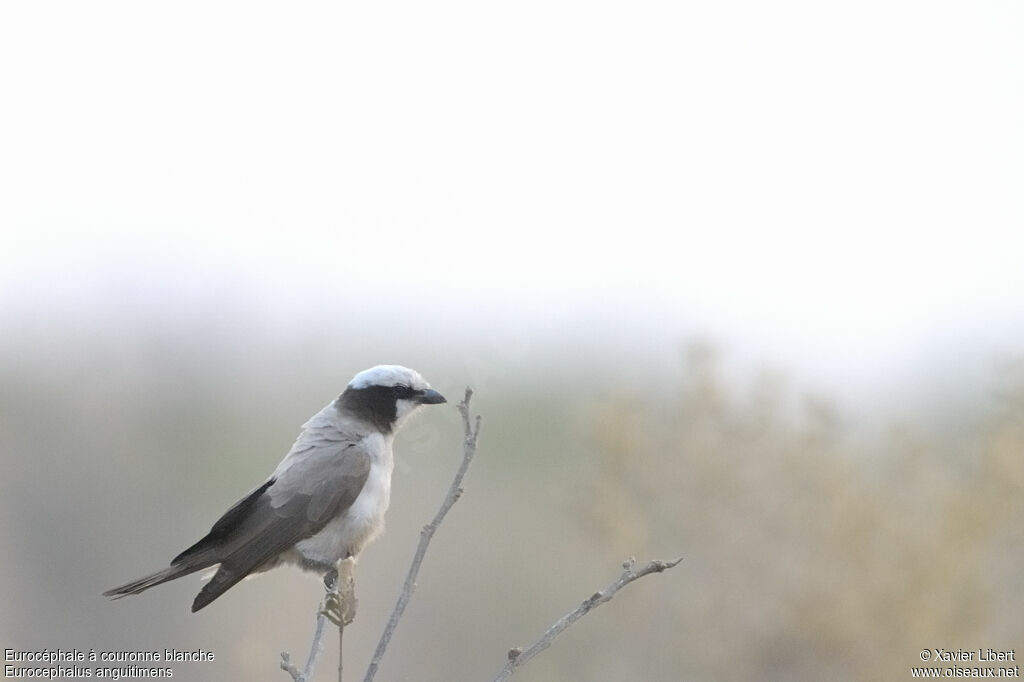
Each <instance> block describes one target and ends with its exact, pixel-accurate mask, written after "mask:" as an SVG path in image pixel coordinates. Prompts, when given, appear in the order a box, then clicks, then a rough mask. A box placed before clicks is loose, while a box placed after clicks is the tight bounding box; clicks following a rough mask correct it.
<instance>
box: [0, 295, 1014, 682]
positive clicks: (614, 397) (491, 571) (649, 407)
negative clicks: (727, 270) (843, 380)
mask: <svg viewBox="0 0 1024 682" xmlns="http://www.w3.org/2000/svg"><path fill="white" fill-rule="evenodd" d="M212 307H213V308H214V309H217V306H216V305H214V306H212ZM231 307H232V306H230V305H227V304H226V302H225V305H224V306H222V307H221V309H224V310H227V309H229V308H231ZM114 318H117V319H114ZM161 319H162V318H161V317H160V316H158V315H153V314H150V313H146V312H140V311H138V310H135V311H122V313H121V315H120V317H119V316H118V315H115V314H113V313H111V317H109V318H107V319H106V323H105V324H104V325H103V326H101V327H97V326H91V325H84V326H83V325H75V324H72V323H71V322H69V321H68V319H67V318H64V319H63V320H62V321H55V320H49V321H43V322H39V321H35V322H29V321H26V320H21V321H20V322H19V321H18V320H15V319H13V318H8V319H7V322H8V323H9V326H8V329H16V330H17V331H18V334H17V335H8V336H7V338H6V340H5V342H4V343H3V344H2V346H0V348H2V352H0V378H2V383H3V386H4V391H3V393H2V401H3V402H2V405H0V415H2V419H3V428H2V430H0V452H2V456H3V470H4V472H5V475H4V476H3V479H2V483H0V493H2V494H0V501H2V502H0V503H2V505H3V507H2V509H3V514H2V516H0V533H2V538H3V545H4V548H5V559H4V561H3V562H2V563H0V580H2V584H3V586H4V589H3V591H2V593H0V639H2V641H3V642H4V645H5V646H14V647H24V648H32V647H41V646H49V647H54V646H60V647H72V646H77V647H80V648H86V649H87V648H97V649H104V648H110V649H135V648H138V649H151V648H163V647H176V648H180V649H194V648H203V649H212V650H213V651H214V652H215V653H216V656H217V662H216V663H214V664H182V665H180V666H178V667H177V668H176V675H177V676H179V677H181V678H183V679H196V680H198V679H202V680H211V681H215V680H237V679H239V678H246V679H279V678H280V676H281V675H283V673H280V672H279V671H277V670H276V658H277V655H278V652H279V651H281V650H290V651H292V652H293V653H298V652H301V651H303V650H304V647H305V646H306V645H307V643H308V640H309V636H310V632H311V624H312V623H311V619H312V613H313V608H314V606H315V604H316V602H317V600H318V598H319V593H320V588H319V586H318V583H317V581H316V580H315V579H313V578H310V577H305V576H303V575H302V574H300V573H299V572H297V571H294V570H283V571H276V572H273V573H271V574H268V575H265V576H262V577H260V578H257V579H255V580H251V581H246V582H245V583H243V584H242V585H240V586H239V587H237V588H236V589H233V590H231V591H230V592H229V593H228V594H227V595H226V596H225V597H224V598H223V599H221V600H220V601H218V602H217V603H216V604H215V605H214V606H213V607H211V608H209V609H207V610H205V611H203V612H202V613H200V614H198V615H191V614H189V613H188V605H189V603H190V601H191V599H192V596H193V595H194V593H195V592H196V591H197V590H198V588H199V580H198V578H195V577H192V578H187V579H184V580H180V581H177V582H175V583H172V584H169V585H167V586H163V587H161V588H159V589H155V590H153V591H150V592H148V593H146V594H145V595H143V596H141V597H137V598H132V599H126V600H123V601H120V602H116V603H109V602H107V601H106V600H105V599H104V598H102V597H101V596H100V592H101V591H102V590H104V589H106V588H109V587H111V586H113V585H115V584H118V583H120V582H123V581H125V580H127V579H130V578H133V577H135V576H136V575H138V574H141V573H144V572H148V571H150V570H154V569H156V568H158V567H160V566H162V565H164V563H165V562H166V561H168V560H169V559H170V558H171V557H172V556H174V555H175V554H176V553H177V552H178V551H180V549H182V548H183V547H185V546H187V545H188V544H189V543H191V542H193V541H194V540H195V539H197V538H198V537H200V536H201V535H202V534H203V533H204V532H205V531H206V529H207V528H208V527H209V525H210V524H211V523H212V521H213V520H214V519H215V518H216V517H217V516H218V515H219V514H220V513H221V512H222V511H223V510H224V509H225V508H226V507H227V506H228V505H229V504H231V503H232V502H234V501H235V499H237V498H238V497H239V496H241V495H242V494H244V493H245V492H246V491H247V490H249V489H250V488H252V487H253V486H254V485H255V484H257V483H258V482H260V481H261V480H262V479H263V478H264V477H265V476H266V475H267V473H268V472H269V471H270V470H271V469H272V467H273V466H274V465H275V464H276V463H277V461H278V460H279V458H280V456H281V455H282V454H283V453H284V452H285V450H286V449H287V448H288V446H289V445H290V443H291V440H292V439H293V438H294V436H295V434H296V432H297V428H298V426H299V425H300V424H301V423H302V422H303V421H304V419H305V418H306V417H308V416H309V415H310V414H312V413H313V412H314V411H315V410H316V409H318V408H319V407H320V406H321V405H322V404H324V403H326V402H327V401H328V400H330V399H332V398H333V396H334V395H336V394H337V392H339V391H340V390H341V388H342V387H343V386H344V384H345V383H346V382H347V380H348V378H349V377H350V375H351V374H353V373H354V372H356V371H358V370H359V369H362V368H363V367H364V366H369V365H371V364H373V363H375V362H379V361H387V362H402V363H406V364H409V365H410V366H414V367H417V368H419V369H420V370H421V371H422V372H423V373H424V374H425V375H426V376H427V377H428V379H430V380H431V381H432V382H433V383H434V385H435V386H437V387H439V388H440V389H441V390H442V391H443V392H444V393H445V394H447V395H448V397H449V398H450V399H452V400H453V401H454V400H455V399H457V398H458V397H459V396H460V395H461V392H462V390H463V388H464V387H465V386H466V385H473V386H474V388H475V389H476V391H477V395H476V397H475V399H474V409H475V410H476V411H478V412H480V413H481V414H482V415H483V417H484V429H483V438H482V441H481V448H480V452H479V455H478V458H477V460H476V462H475V464H474V466H473V468H472V469H471V472H470V475H469V477H468V480H467V485H466V494H465V496H464V497H463V499H462V500H461V501H460V502H459V503H458V505H457V506H456V507H455V509H454V510H453V512H452V514H451V516H450V517H449V520H448V521H447V522H446V523H445V525H444V526H443V527H442V529H441V531H440V532H439V534H438V536H437V537H436V539H435V541H434V544H433V546H432V547H431V551H430V554H429V555H428V557H427V561H426V563H425V565H424V568H423V572H422V574H421V577H420V581H419V589H418V592H417V594H416V596H415V598H414V600H413V602H412V605H411V606H410V609H409V612H408V615H407V616H406V619H405V621H404V622H403V623H402V624H401V626H400V628H399V630H398V633H397V635H396V638H395V641H394V644H393V646H392V649H391V652H390V654H389V658H388V660H387V661H386V663H385V664H384V667H383V669H382V675H384V679H393V680H479V679H490V676H491V675H492V674H493V673H494V672H495V671H496V670H497V669H498V668H500V666H501V663H502V661H503V658H504V655H505V651H506V650H507V649H508V648H509V647H511V646H516V645H524V644H528V643H529V642H530V641H532V640H533V639H534V638H535V637H536V636H538V635H539V634H540V633H541V632H542V631H543V630H544V629H545V628H546V627H547V626H548V625H549V624H550V623H551V622H553V621H554V620H555V619H556V618H557V617H559V616H560V615H561V614H563V613H564V612H566V611H568V610H570V609H571V608H572V607H573V606H574V605H575V604H576V603H578V601H580V600H581V599H583V598H585V597H586V596H588V595H589V594H590V592H592V591H593V590H594V589H597V588H598V587H600V586H602V585H604V584H606V583H607V582H608V581H609V580H610V579H611V578H612V577H614V576H615V575H616V574H617V572H618V570H619V564H620V562H621V561H622V560H623V559H625V558H626V557H628V556H631V555H634V556H636V557H637V558H638V560H641V561H645V560H647V559H651V558H672V557H675V556H678V555H682V556H685V560H684V562H683V563H682V564H681V565H680V566H679V567H677V568H676V569H674V570H673V571H671V572H669V573H666V574H663V575H660V576H655V577H651V578H647V579H645V580H643V581H641V582H640V583H637V584H636V585H634V586H632V587H630V588H629V590H628V591H627V592H624V593H622V594H621V595H620V596H619V597H618V598H617V599H616V600H614V601H613V602H612V603H610V604H609V605H607V606H605V607H602V608H601V609H600V610H598V611H596V612H594V613H593V614H591V615H590V616H588V617H587V618H586V619H585V620H584V621H583V622H582V623H581V624H580V625H578V626H577V627H576V628H574V629H572V630H571V631H569V632H568V633H567V634H566V635H565V636H564V637H563V638H562V639H561V640H559V641H558V642H557V644H556V645H555V646H554V647H552V648H551V649H550V650H549V651H548V652H546V653H545V654H544V655H542V656H541V657H539V658H538V659H537V660H536V661H534V662H533V663H531V664H530V666H528V667H527V668H525V669H524V670H522V671H521V672H520V673H519V675H520V676H521V677H522V679H524V680H545V681H546V680H566V679H586V680H622V679H645V680H664V681H669V680H678V679H737V678H763V677H769V678H772V679H794V680H813V679H821V678H822V676H828V677H829V678H834V679H849V680H855V679H886V678H889V679H891V678H894V677H900V676H902V675H903V672H904V671H905V670H906V668H908V667H909V666H911V665H914V664H915V663H916V662H917V661H916V660H915V659H916V658H917V652H918V651H919V650H920V649H922V648H925V647H937V646H943V647H954V648H955V647H963V648H971V647H989V646H992V647H995V648H1012V647H1014V646H1016V645H1019V643H1020V642H1021V641H1022V637H1024V609H1022V608H1021V606H1022V604H1021V597H1020V595H1021V586H1022V585H1021V583H1022V574H1021V571H1020V567H1021V566H1022V565H1024V543H1022V530H1021V529H1022V528H1024V502H1022V500H1024V495H1022V493H1024V457H1022V453H1024V363H1022V362H1021V361H1020V359H1019V358H1017V359H1016V360H1014V359H1013V358H1012V357H1008V358H1005V362H1003V363H1002V364H997V365H994V366H993V367H994V370H993V373H992V376H991V378H990V380H989V384H988V392H987V396H986V397H985V398H984V400H982V401H980V402H978V403H976V404H975V405H974V406H973V408H972V409H970V410H961V411H960V412H959V413H958V414H954V415H950V414H948V411H946V410H937V411H936V412H934V413H931V414H929V413H928V410H927V409H925V408H924V407H922V406H925V405H936V404H939V405H942V404H945V402H944V401H941V400H939V401H936V400H935V396H924V395H920V394H917V393H915V391H914V390H913V389H909V390H906V391H905V392H904V393H902V394H901V395H900V396H899V398H900V400H903V401H904V403H905V407H907V410H906V412H907V413H909V414H915V415H917V416H915V417H914V418H913V420H896V419H894V418H893V417H892V416H891V415H892V414H893V413H892V411H891V410H889V409H888V408H885V409H884V411H883V412H882V413H880V414H874V415H870V410H864V411H862V412H864V413H865V414H868V415H869V416H870V418H868V417H865V416H859V417H856V418H854V417H851V416H849V415H848V414H847V413H846V412H844V406H843V403H842V396H841V395H833V396H828V395H820V394H819V395H808V394H806V393H805V392H804V391H803V390H802V389H801V388H800V387H799V386H794V385H792V384H793V382H792V381H790V380H789V379H787V373H786V372H785V371H783V370H780V369H772V370H768V369H764V368H757V367H743V366H737V365H742V363H740V362H739V361H736V360H734V359H730V358H729V356H728V354H727V353H724V352H722V351H721V350H720V346H719V345H718V344H716V343H715V342H714V341H707V340H700V339H697V338H692V339H689V340H685V339H680V340H679V342H678V343H676V344H671V345H669V346H667V347H665V348H664V350H663V352H662V353H660V354H651V353H649V352H648V351H646V350H644V351H643V354H642V355H630V354H629V353H628V352H625V351H624V346H623V345H622V344H611V345H609V344H607V343H605V342H602V341H597V340H595V337H594V336H593V335H584V336H585V338H587V339H589V341H583V340H581V339H580V337H578V336H577V337H573V336H572V335H571V334H570V335H568V336H566V337H565V339H563V340H571V339H575V341H574V342H573V344H571V345H572V348H571V351H572V353H571V355H570V354H569V351H567V349H566V348H564V347H558V346H553V345H551V344H546V343H537V344H532V345H531V344H530V343H525V344H522V345H520V346H513V345H504V346H503V345H501V344H496V343H493V342H491V341H488V340H487V338H486V336H482V335H480V334H477V333H475V332H467V333H466V334H465V335H462V334H458V333H456V334H454V335H448V336H447V337H445V338H442V336H441V335H438V334H437V333H436V332H431V330H430V329H427V328H423V327H420V328H416V327H409V328H407V329H404V330H403V331H404V332H405V334H403V335H399V336H401V337H403V338H398V337H396V335H394V334H392V333H390V332H389V331H386V330H384V329H381V328H372V327H368V328H371V329H374V331H372V332H371V333H369V334H366V335H364V337H363V338H361V339H359V340H358V341H354V340H353V339H352V337H351V335H349V334H346V333H344V331H343V330H341V329H340V328H331V327H330V326H324V327H322V328H321V329H319V330H318V334H317V335H315V336H302V337H297V336H288V335H284V336H282V335H280V334H274V333H272V332H271V331H270V330H269V328H268V327H267V326H266V325H265V324H262V323H261V322H259V320H258V319H256V318H249V317H247V315H246V314H239V313H234V314H231V315H227V316H225V315H220V316H213V315H209V314H208V313H207V312H202V311H199V312H194V313H191V314H189V315H185V316H184V317H179V318H177V319H175V320H174V322H173V324H171V323H167V322H166V321H161ZM350 319H351V318H350ZM356 321H357V323H358V322H359V320H358V319H357V320H356ZM12 325H13V326H12ZM405 336H409V337H412V338H417V339H420V341H421V342H419V343H416V344H415V345H414V346H413V345H411V344H408V343H406V342H405V340H404V337H405ZM413 348H414V350H413ZM474 349H476V350H474ZM892 398H893V396H887V398H886V400H885V401H884V402H885V404H886V405H889V404H891V401H892ZM915 401H918V402H919V403H920V404H918V405H916V406H915V405H914V402H915ZM915 407H917V408H920V409H911V408H915ZM880 409H882V408H880ZM460 438H461V433H460V428H459V425H458V422H457V415H456V412H455V409H454V407H451V406H449V407H447V408H445V409H444V410H437V411H430V412H426V413H425V414H422V415H420V418H418V419H417V420H416V421H414V422H413V423H412V424H410V426H409V427H408V429H407V430H406V432H405V433H403V434H402V436H401V437H400V439H399V443H398V455H397V457H398V462H397V468H396V473H395V481H394V500H393V504H392V509H391V511H390V512H389V517H388V524H389V531H388V533H387V534H386V535H385V536H384V537H383V538H382V539H381V540H379V541H378V542H377V543H376V544H375V545H373V546H372V547H371V548H370V549H369V550H368V551H367V552H366V553H365V554H364V557H363V560H362V562H361V563H360V566H359V569H358V573H357V577H358V592H359V597H360V611H359V617H358V620H357V622H356V625H355V627H354V629H353V630H352V634H351V636H350V637H347V638H346V642H347V651H346V656H347V662H348V669H349V670H351V671H353V673H352V674H353V675H355V674H357V671H361V670H363V669H364V667H365V664H366V661H367V659H368V656H369V654H370V652H371V651H372V647H373V645H374V644H375V641H376V638H377V637H378V636H379V633H380V631H381V628H382V626H383V622H384V620H385V618H386V616H387V613H388V612H389V610H390V608H391V606H392V605H393V601H394V599H395V597H396V596H397V590H398V588H399V586H400V583H401V580H402V578H403V576H404V572H405V570H406V568H407V566H408V562H409V560H410V558H411V555H412V552H413V549H414V546H415V543H416V541H417V538H418V530H419V528H420V526H421V525H422V524H423V523H425V522H426V521H427V520H428V519H429V517H430V516H431V515H432V514H433V512H434V510H435V509H436V505H437V504H438V503H439V502H440V499H441V497H442V496H443V494H444V490H445V488H446V485H447V482H448V480H449V479H450V476H451V475H452V473H453V472H454V468H455V467H456V465H457V463H458V461H459V457H460V452H459V443H460ZM335 655H336V654H335V652H334V651H333V649H332V648H330V647H329V648H328V655H327V658H326V659H325V662H324V665H323V670H322V671H321V675H320V677H319V678H318V679H331V672H330V671H331V670H332V666H333V657H334V656H335ZM190 666H192V667H190ZM198 666H201V667H198ZM897 671H898V672H897Z"/></svg>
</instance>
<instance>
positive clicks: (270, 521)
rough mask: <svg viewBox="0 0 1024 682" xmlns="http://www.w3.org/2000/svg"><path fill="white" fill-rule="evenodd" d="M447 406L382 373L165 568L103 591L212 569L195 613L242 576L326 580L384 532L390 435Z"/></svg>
mask: <svg viewBox="0 0 1024 682" xmlns="http://www.w3.org/2000/svg"><path fill="white" fill-rule="evenodd" d="M443 402H446V401H445V398H444V396H442V395H441V394H440V393H438V392H437V391H435V390H434V389H432V388H430V384H428V383H427V382H426V381H424V379H423V377H421V376H420V375H419V374H418V373H417V372H415V371H413V370H411V369H408V368H406V367H400V366H398V365H379V366H377V367H373V368H371V369H368V370H366V371H363V372H360V373H359V374H357V375H355V377H353V379H352V381H351V382H350V383H349V385H348V387H347V388H346V389H345V392H344V393H342V394H341V395H340V396H338V398H337V399H336V400H333V401H332V402H331V403H330V404H329V405H327V407H325V408H324V409H322V410H320V411H319V412H317V413H316V414H315V415H313V417H312V418H311V419H310V420H309V421H307V422H306V423H305V424H303V426H302V432H301V433H300V434H299V437H298V439H297V440H296V441H295V444H294V445H293V446H292V449H291V450H290V451H289V452H288V454H287V455H286V456H285V458H284V459H283V460H282V461H281V463H280V464H279V465H278V466H277V469H275V470H274V473H273V474H271V475H270V478H268V479H267V481H266V482H265V483H263V485H261V486H259V487H258V488H256V489H255V490H253V491H252V492H251V493H249V494H248V495H246V496H245V497H244V498H243V499H241V500H239V501H238V502H237V503H235V505H234V506H233V507H231V508H230V509H228V511H227V512H226V513H225V514H224V515H223V516H222V517H220V519H219V520H218V521H217V523H215V524H213V528H211V529H210V532H209V533H208V534H207V535H206V537H204V538H203V539H202V540H200V541H199V542H197V543H196V544H194V545H192V546H191V547H189V548H188V549H186V550H185V551H184V552H182V553H181V554H179V555H178V556H176V557H175V558H174V559H173V560H172V561H171V565H170V566H169V567H167V568H165V569H164V570H162V571H158V572H156V573H154V574H152V575H148V576H146V577H144V578H139V579H138V580H134V581H132V582H130V583H128V584H126V585H122V586H120V587H115V588H114V589H112V590H108V591H107V592H104V594H105V595H107V596H109V597H114V598H119V597H124V596H127V595H129V594H139V593H140V592H143V591H145V590H148V589H149V588H151V587H153V586H155V585H159V584H161V583H165V582H167V581H168V580H174V579H175V578H180V577H182V576H185V575H189V574H190V573H195V572H196V571H200V570H203V569H204V568H210V567H212V566H217V565H219V567H218V568H217V572H216V573H215V574H214V576H213V578H212V579H211V580H210V581H209V582H208V583H206V585H204V586H203V589H202V590H201V591H200V592H199V594H198V595H197V596H196V598H195V601H194V602H192V610H193V611H198V610H199V609H201V608H203V607H204V606H206V605H207V604H209V603H210V602H212V601H213V600H214V599H216V598H217V597H219V596H221V595H222V594H224V592H226V591H227V590H228V589H229V588H231V587H232V586H233V585H235V584H236V583H237V582H238V581H240V580H241V579H242V578H244V577H246V576H247V575H250V574H253V573H259V572H262V571H266V570H269V569H271V568H274V567H275V566H278V565H279V564H283V563H292V564H296V565H298V566H299V567H301V568H303V569H306V570H309V571H317V572H319V573H321V574H324V575H325V576H330V575H331V574H333V571H334V570H335V565H336V564H337V562H338V561H339V560H341V559H345V558H348V557H355V556H356V555H358V554H359V552H360V551H361V550H362V549H363V547H365V546H366V544H367V543H368V542H370V540H372V539H373V538H374V537H375V536H376V535H378V534H379V533H380V532H381V530H383V527H384V512H385V511H386V510H387V508H388V502H389V500H390V496H391V471H392V469H393V468H394V459H393V457H392V452H391V446H392V443H393V441H394V437H395V432H396V431H397V430H398V428H399V426H401V424H402V422H403V421H404V420H405V418H406V417H408V416H409V414H410V413H411V412H412V411H413V410H415V409H416V408H417V407H419V406H420V405H436V404H438V403H443Z"/></svg>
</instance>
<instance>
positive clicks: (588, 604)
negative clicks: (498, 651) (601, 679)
mask: <svg viewBox="0 0 1024 682" xmlns="http://www.w3.org/2000/svg"><path fill="white" fill-rule="evenodd" d="M682 560H683V558H682V557H679V558H678V559H676V560H675V561H652V562H650V563H648V564H647V565H646V566H644V567H643V568H641V569H640V570H639V571H634V570H633V567H634V566H635V565H636V559H633V558H632V557H630V558H629V559H628V560H627V561H624V562H623V563H622V569H623V570H622V575H620V576H619V577H618V578H617V579H616V580H615V581H613V582H612V583H611V584H610V585H608V587H606V588H604V589H603V590H601V591H600V592H595V593H594V594H592V595H590V597H588V598H587V599H584V600H583V603H581V604H580V605H579V606H577V607H576V609H575V610H573V611H570V612H569V613H567V614H565V615H564V616H562V617H561V618H560V619H558V622H556V623H555V624H554V625H552V626H551V627H550V628H548V631H547V632H545V633H544V634H543V635H542V636H541V638H540V639H538V640H537V641H536V642H535V643H534V645H533V646H531V647H530V648H529V649H527V650H526V651H522V650H521V649H510V650H509V652H508V663H506V664H505V667H504V668H503V669H502V671H501V672H500V673H498V675H497V677H495V678H494V682H504V681H505V680H507V679H508V678H510V677H512V674H513V673H515V671H516V668H518V667H520V666H522V665H525V664H526V663H527V662H529V660H530V659H531V658H533V657H534V656H536V655H537V654H539V653H540V652H542V651H544V650H545V649H547V648H548V647H549V646H551V642H553V641H554V639H555V637H557V636H558V635H560V634H561V633H562V632H563V631H564V630H566V629H567V628H569V627H570V626H571V625H573V624H574V623H576V621H578V620H579V619H580V618H582V617H583V616H585V615H587V613H589V612H590V611H591V609H593V608H595V607H597V606H600V605H601V604H603V603H605V602H606V601H610V600H611V598H612V597H614V596H615V593H616V592H618V591H619V590H621V589H622V588H623V587H625V586H626V585H628V584H630V583H631V582H633V581H634V580H639V579H640V578H642V577H644V576H645V575H650V574H651V573H661V572H662V571H664V570H666V569H669V568H672V567H673V566H675V565H676V564H678V563H679V562H680V561H682Z"/></svg>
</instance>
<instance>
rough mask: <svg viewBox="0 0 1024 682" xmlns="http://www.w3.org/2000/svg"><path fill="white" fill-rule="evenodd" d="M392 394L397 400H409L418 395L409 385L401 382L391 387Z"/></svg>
mask: <svg viewBox="0 0 1024 682" xmlns="http://www.w3.org/2000/svg"><path fill="white" fill-rule="evenodd" d="M391 395H393V396H394V397H395V400H408V399H409V398H412V397H413V396H415V395H416V391H414V390H413V389H412V388H410V387H409V386H403V385H402V384H399V385H397V386H392V387H391Z"/></svg>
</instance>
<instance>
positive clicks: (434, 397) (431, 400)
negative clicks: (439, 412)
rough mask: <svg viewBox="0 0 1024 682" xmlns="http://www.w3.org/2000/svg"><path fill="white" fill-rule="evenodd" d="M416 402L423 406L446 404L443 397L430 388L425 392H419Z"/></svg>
mask: <svg viewBox="0 0 1024 682" xmlns="http://www.w3.org/2000/svg"><path fill="white" fill-rule="evenodd" d="M416 400H417V401H419V402H420V403H422V404H423V405H438V404H440V403H446V402H448V401H447V400H446V399H445V397H444V396H443V395H441V394H440V393H438V392H437V391H435V390H434V389H432V388H428V389H426V390H425V391H420V394H419V396H417V398H416Z"/></svg>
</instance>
